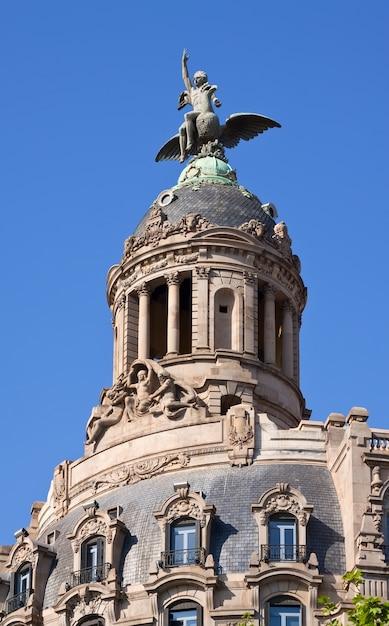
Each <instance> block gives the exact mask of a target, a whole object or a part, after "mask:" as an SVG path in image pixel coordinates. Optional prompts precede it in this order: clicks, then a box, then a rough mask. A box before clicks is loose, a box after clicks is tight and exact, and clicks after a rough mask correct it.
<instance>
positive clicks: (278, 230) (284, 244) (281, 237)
mask: <svg viewBox="0 0 389 626" xmlns="http://www.w3.org/2000/svg"><path fill="white" fill-rule="evenodd" d="M272 240H273V242H274V243H275V245H276V246H277V248H278V249H279V251H280V252H281V253H282V254H283V255H284V256H286V257H288V258H289V259H292V250H291V246H292V240H291V238H290V237H289V234H288V228H287V226H286V224H285V222H279V223H278V224H276V225H275V226H274V235H273V236H272Z"/></svg>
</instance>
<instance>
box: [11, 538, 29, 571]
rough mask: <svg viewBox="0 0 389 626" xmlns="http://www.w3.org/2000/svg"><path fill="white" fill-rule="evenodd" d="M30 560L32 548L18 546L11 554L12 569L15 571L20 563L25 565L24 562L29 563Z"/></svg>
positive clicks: (25, 545)
mask: <svg viewBox="0 0 389 626" xmlns="http://www.w3.org/2000/svg"><path fill="white" fill-rule="evenodd" d="M32 560H33V558H32V547H31V546H30V545H28V544H25V543H22V545H21V546H19V547H18V549H17V550H16V552H14V554H13V557H12V567H13V568H15V569H17V568H18V567H19V565H21V564H22V563H25V562H26V561H28V562H30V563H31V562H32Z"/></svg>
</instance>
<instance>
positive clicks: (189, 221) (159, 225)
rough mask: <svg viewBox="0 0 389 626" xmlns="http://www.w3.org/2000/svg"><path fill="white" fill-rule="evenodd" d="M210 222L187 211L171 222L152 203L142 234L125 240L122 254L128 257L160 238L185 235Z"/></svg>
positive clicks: (198, 214) (208, 225)
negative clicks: (177, 219)
mask: <svg viewBox="0 0 389 626" xmlns="http://www.w3.org/2000/svg"><path fill="white" fill-rule="evenodd" d="M210 226H212V224H211V223H210V222H209V220H207V219H206V218H205V217H202V216H201V214H200V213H194V212H193V213H187V214H186V215H184V217H182V218H181V219H180V220H179V221H178V222H177V223H176V224H172V223H171V222H169V220H168V219H167V216H166V215H165V213H164V212H163V211H162V209H161V207H160V206H158V205H153V208H152V210H151V213H150V215H149V218H148V220H147V222H146V225H145V229H144V232H143V233H142V235H138V236H136V235H132V236H131V237H129V238H128V239H126V241H125V246H124V256H125V258H128V257H129V256H131V254H133V253H134V252H136V251H137V250H139V249H140V248H142V247H143V246H150V245H153V244H156V243H158V242H159V241H160V240H161V239H166V238H168V237H171V236H173V235H184V236H185V237H187V236H188V235H190V234H194V233H197V232H200V231H202V230H205V229H207V228H209V227H210Z"/></svg>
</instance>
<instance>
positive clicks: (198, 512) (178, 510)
mask: <svg viewBox="0 0 389 626" xmlns="http://www.w3.org/2000/svg"><path fill="white" fill-rule="evenodd" d="M174 490H175V494H174V495H173V496H171V497H170V498H168V500H166V501H165V502H164V504H163V505H162V507H161V508H160V509H159V510H158V511H156V512H155V513H154V515H155V517H156V519H157V520H158V522H159V524H160V527H161V531H162V539H163V542H165V540H166V525H167V524H171V523H172V522H174V521H175V520H176V519H180V518H182V517H190V518H192V519H195V520H198V522H199V523H200V527H201V540H200V545H201V547H203V548H205V549H206V550H208V547H209V537H210V528H211V527H210V522H211V519H212V517H213V515H214V514H215V507H214V506H213V505H212V504H208V503H207V502H206V501H205V500H204V497H203V495H202V493H197V492H191V491H190V488H189V484H188V483H178V484H177V483H176V484H175V485H174Z"/></svg>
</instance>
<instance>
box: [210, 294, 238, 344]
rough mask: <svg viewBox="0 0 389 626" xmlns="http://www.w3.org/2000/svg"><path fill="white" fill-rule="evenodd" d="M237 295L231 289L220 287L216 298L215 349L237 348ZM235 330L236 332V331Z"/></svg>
mask: <svg viewBox="0 0 389 626" xmlns="http://www.w3.org/2000/svg"><path fill="white" fill-rule="evenodd" d="M235 309H236V302H235V295H234V293H233V291H231V289H219V290H218V291H217V292H216V294H215V300H214V320H215V321H214V337H215V339H214V342H215V350H217V349H218V348H220V349H223V348H224V349H225V350H233V349H236V345H234V343H236V342H234V334H235V333H236V331H237V329H236V328H235V329H234V322H236V320H235V317H236V315H235V313H236V312H235ZM234 330H235V333H234Z"/></svg>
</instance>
